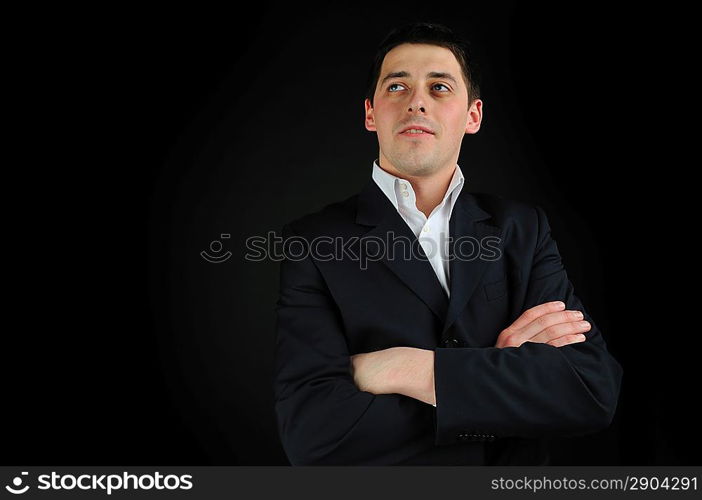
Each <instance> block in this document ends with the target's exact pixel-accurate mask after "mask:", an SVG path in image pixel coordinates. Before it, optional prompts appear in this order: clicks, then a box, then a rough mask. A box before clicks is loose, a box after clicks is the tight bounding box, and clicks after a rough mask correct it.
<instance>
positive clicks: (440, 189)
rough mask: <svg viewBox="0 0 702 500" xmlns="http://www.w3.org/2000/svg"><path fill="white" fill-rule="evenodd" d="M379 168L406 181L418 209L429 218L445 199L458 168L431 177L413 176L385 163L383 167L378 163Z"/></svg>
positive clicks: (454, 167)
mask: <svg viewBox="0 0 702 500" xmlns="http://www.w3.org/2000/svg"><path fill="white" fill-rule="evenodd" d="M378 166H380V168H382V169H383V170H385V171H386V172H389V173H391V174H392V175H394V176H395V177H399V178H401V179H405V180H406V181H408V182H409V183H410V184H411V185H412V189H413V190H414V194H415V196H416V198H417V209H418V210H419V211H421V212H422V213H424V215H425V216H427V217H429V214H431V212H432V210H434V208H435V207H436V206H437V205H438V204H439V203H441V200H443V199H444V195H445V194H446V191H447V190H448V187H449V185H450V184H451V179H452V178H453V174H454V172H455V170H456V166H455V165H454V166H452V167H451V166H447V167H442V168H441V169H440V170H439V171H437V172H434V173H433V174H431V175H429V176H411V175H406V174H404V173H402V172H400V171H398V170H397V169H396V168H394V167H392V166H389V165H388V164H387V162H384V163H383V164H382V165H381V164H380V163H378Z"/></svg>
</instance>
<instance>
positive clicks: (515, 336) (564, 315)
mask: <svg viewBox="0 0 702 500" xmlns="http://www.w3.org/2000/svg"><path fill="white" fill-rule="evenodd" d="M564 309H565V304H564V303H563V302H546V303H545V304H539V305H538V306H535V307H532V308H531V309H527V310H526V311H524V312H523V313H522V315H521V316H519V317H518V318H517V319H516V321H515V322H514V323H512V324H511V325H510V326H508V327H507V328H505V329H504V330H502V332H501V333H500V335H499V336H498V337H497V343H496V344H495V347H499V348H503V347H519V346H520V345H522V344H523V343H524V342H540V343H544V344H550V345H552V346H554V347H563V346H564V345H568V344H576V343H578V342H584V341H585V340H586V337H585V335H584V333H585V332H587V331H588V330H590V328H591V326H590V323H588V322H587V321H582V319H583V313H582V312H580V311H566V310H564Z"/></svg>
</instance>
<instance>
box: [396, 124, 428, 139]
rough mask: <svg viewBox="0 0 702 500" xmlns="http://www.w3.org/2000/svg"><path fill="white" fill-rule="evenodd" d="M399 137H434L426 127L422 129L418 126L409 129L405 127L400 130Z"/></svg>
mask: <svg viewBox="0 0 702 500" xmlns="http://www.w3.org/2000/svg"><path fill="white" fill-rule="evenodd" d="M400 135H404V136H412V137H416V136H430V135H434V132H432V131H431V129H428V128H427V127H422V126H418V125H410V126H409V127H405V128H404V129H402V131H401V132H400Z"/></svg>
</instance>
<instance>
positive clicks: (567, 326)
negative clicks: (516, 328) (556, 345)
mask: <svg viewBox="0 0 702 500" xmlns="http://www.w3.org/2000/svg"><path fill="white" fill-rule="evenodd" d="M591 328H592V325H591V324H590V323H589V322H587V321H572V322H570V323H559V324H557V325H553V326H549V327H548V328H546V329H545V330H544V331H542V332H541V333H539V334H538V335H535V336H533V337H532V338H530V339H529V340H531V341H532V342H544V343H549V342H550V341H552V340H555V339H557V338H559V337H563V336H564V335H576V334H582V333H585V332H587V331H589V330H590V329H591Z"/></svg>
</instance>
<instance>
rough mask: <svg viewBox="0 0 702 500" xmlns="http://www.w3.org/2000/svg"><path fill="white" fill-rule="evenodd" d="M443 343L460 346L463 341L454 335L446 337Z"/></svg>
mask: <svg viewBox="0 0 702 500" xmlns="http://www.w3.org/2000/svg"><path fill="white" fill-rule="evenodd" d="M441 344H442V345H443V346H444V347H458V346H460V345H461V341H460V340H458V339H454V338H453V337H449V338H447V339H445V340H444V341H443V342H442V343H441Z"/></svg>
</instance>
